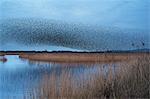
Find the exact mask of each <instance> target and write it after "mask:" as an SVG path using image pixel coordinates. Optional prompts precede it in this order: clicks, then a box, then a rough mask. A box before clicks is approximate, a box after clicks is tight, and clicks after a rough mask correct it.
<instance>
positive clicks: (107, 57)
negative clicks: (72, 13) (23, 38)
mask: <svg viewBox="0 0 150 99" xmlns="http://www.w3.org/2000/svg"><path fill="white" fill-rule="evenodd" d="M145 54H147V53H30V54H26V53H22V54H20V55H19V56H20V58H26V59H29V60H34V61H49V62H86V63H87V62H115V61H124V60H128V59H131V58H132V57H139V56H141V55H145Z"/></svg>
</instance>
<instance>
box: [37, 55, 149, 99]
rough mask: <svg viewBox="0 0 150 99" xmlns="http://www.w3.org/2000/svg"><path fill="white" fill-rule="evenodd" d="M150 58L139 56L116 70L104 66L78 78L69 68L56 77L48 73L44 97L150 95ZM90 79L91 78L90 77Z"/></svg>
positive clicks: (98, 98) (95, 98)
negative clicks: (95, 71)
mask: <svg viewBox="0 0 150 99" xmlns="http://www.w3.org/2000/svg"><path fill="white" fill-rule="evenodd" d="M149 66H150V57H149V55H144V56H142V57H137V58H136V59H133V60H131V61H128V62H126V63H125V64H124V65H122V66H119V67H117V69H115V70H114V68H113V67H112V66H109V67H108V69H107V71H106V68H104V67H103V66H101V67H99V68H98V70H97V71H98V73H92V72H89V73H88V75H87V74H84V73H83V74H82V75H80V76H79V77H76V78H75V77H74V75H73V74H71V72H70V71H69V69H68V70H67V71H62V72H61V75H60V76H59V77H58V76H56V74H55V72H53V73H52V74H51V75H50V76H49V75H45V77H44V78H43V82H42V83H41V87H40V93H39V97H40V99H58V98H59V99H106V98H114V99H120V98H124V99H125V98H134V99H135V98H147V99H148V98H150V68H149ZM87 78H88V79H87Z"/></svg>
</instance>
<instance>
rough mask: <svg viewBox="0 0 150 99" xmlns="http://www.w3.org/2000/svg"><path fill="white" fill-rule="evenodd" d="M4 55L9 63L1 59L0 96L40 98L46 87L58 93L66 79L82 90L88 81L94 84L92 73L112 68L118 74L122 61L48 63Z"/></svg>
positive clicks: (16, 98) (0, 97)
mask: <svg viewBox="0 0 150 99" xmlns="http://www.w3.org/2000/svg"><path fill="white" fill-rule="evenodd" d="M5 58H7V61H6V62H0V99H32V98H33V99H38V97H40V96H41V95H43V93H44V91H45V88H47V89H46V90H49V89H52V86H55V87H56V93H59V92H60V91H59V88H60V87H61V86H62V84H63V83H64V82H63V81H64V80H65V81H67V80H68V81H71V82H70V83H71V84H72V87H73V88H76V89H80V87H81V86H82V85H84V84H85V83H87V82H90V81H91V83H92V80H91V79H92V78H93V76H95V75H97V74H99V73H102V74H104V75H105V76H106V77H107V72H108V71H109V69H110V68H111V69H112V70H113V72H114V74H115V71H116V70H117V66H120V65H121V64H123V62H117V63H52V62H49V63H48V62H38V61H29V60H25V59H20V58H19V56H17V55H6V56H5ZM49 84H50V85H49ZM48 92H49V91H48Z"/></svg>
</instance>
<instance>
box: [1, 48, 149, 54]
mask: <svg viewBox="0 0 150 99" xmlns="http://www.w3.org/2000/svg"><path fill="white" fill-rule="evenodd" d="M139 52H146V53H149V52H150V49H137V50H125V51H122V50H107V51H47V50H45V51H0V53H139Z"/></svg>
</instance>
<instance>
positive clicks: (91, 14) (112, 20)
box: [0, 0, 150, 29]
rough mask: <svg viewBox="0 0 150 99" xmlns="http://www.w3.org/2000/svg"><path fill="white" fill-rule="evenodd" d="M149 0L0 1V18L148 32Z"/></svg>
mask: <svg viewBox="0 0 150 99" xmlns="http://www.w3.org/2000/svg"><path fill="white" fill-rule="evenodd" d="M149 4H150V1H149V0H0V12H1V13H0V14H1V18H16V17H37V18H48V19H54V20H63V21H67V22H77V23H85V24H98V25H104V26H115V27H121V28H134V29H137V28H138V29H148V21H149V20H148V9H149V8H148V5H149Z"/></svg>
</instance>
